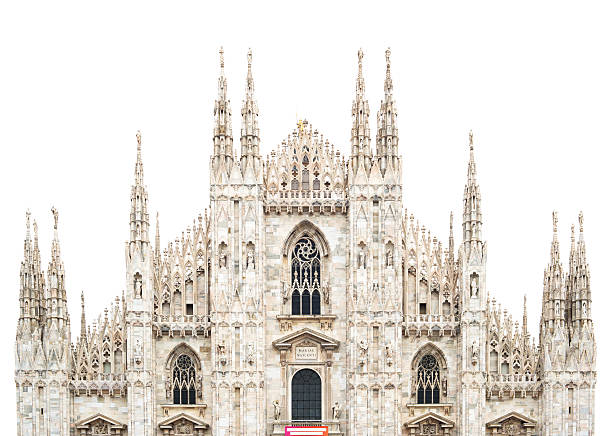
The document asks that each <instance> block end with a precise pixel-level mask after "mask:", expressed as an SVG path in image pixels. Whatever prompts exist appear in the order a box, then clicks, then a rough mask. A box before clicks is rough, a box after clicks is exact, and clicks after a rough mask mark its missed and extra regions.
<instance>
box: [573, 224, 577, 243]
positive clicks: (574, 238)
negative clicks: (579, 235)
mask: <svg viewBox="0 0 612 436" xmlns="http://www.w3.org/2000/svg"><path fill="white" fill-rule="evenodd" d="M575 233H576V232H575V231H574V225H573V224H572V247H573V246H574V241H575V240H576V237H575Z"/></svg>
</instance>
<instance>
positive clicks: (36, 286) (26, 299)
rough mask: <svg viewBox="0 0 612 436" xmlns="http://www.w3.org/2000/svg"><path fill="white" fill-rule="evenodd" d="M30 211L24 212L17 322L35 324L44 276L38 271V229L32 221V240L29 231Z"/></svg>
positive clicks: (40, 312)
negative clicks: (23, 237)
mask: <svg viewBox="0 0 612 436" xmlns="http://www.w3.org/2000/svg"><path fill="white" fill-rule="evenodd" d="M30 216H31V214H30V211H29V210H28V211H27V212H26V237H25V240H24V241H23V261H22V262H21V270H20V278H21V280H20V282H21V286H20V290H19V306H20V314H19V323H20V324H30V325H36V324H37V323H38V322H39V320H40V316H41V315H42V301H41V299H42V297H43V289H44V278H43V274H42V272H41V271H40V252H39V250H38V229H37V226H36V221H35V222H34V242H32V236H31V233H30Z"/></svg>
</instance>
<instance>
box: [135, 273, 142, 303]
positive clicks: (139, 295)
mask: <svg viewBox="0 0 612 436" xmlns="http://www.w3.org/2000/svg"><path fill="white" fill-rule="evenodd" d="M134 297H136V298H142V278H140V276H139V275H136V279H135V280H134Z"/></svg>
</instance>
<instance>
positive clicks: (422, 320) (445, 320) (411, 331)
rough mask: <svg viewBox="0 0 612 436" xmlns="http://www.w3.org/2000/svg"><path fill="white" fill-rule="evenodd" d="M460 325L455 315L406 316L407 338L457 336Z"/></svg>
mask: <svg viewBox="0 0 612 436" xmlns="http://www.w3.org/2000/svg"><path fill="white" fill-rule="evenodd" d="M458 328H459V323H458V322H457V321H456V319H455V316H454V315H406V316H404V335H405V336H455V335H456V334H457V331H458Z"/></svg>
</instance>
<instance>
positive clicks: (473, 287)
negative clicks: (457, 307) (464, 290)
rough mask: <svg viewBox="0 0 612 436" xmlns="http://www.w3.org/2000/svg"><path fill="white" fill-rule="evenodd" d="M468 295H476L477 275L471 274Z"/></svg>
mask: <svg viewBox="0 0 612 436" xmlns="http://www.w3.org/2000/svg"><path fill="white" fill-rule="evenodd" d="M470 297H478V275H476V274H472V281H471V282H470Z"/></svg>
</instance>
